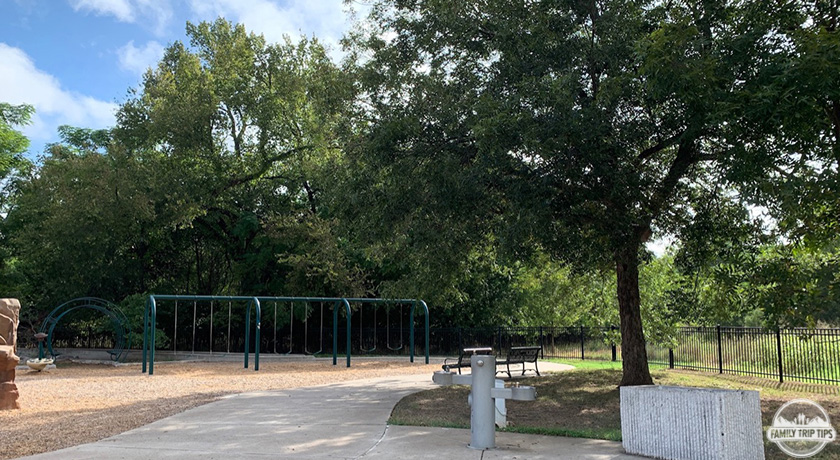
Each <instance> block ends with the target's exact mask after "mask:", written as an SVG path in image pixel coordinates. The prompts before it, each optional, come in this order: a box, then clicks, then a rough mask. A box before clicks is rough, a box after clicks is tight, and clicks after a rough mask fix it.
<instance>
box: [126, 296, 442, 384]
mask: <svg viewBox="0 0 840 460" xmlns="http://www.w3.org/2000/svg"><path fill="white" fill-rule="evenodd" d="M162 301H168V302H173V306H174V308H172V309H171V311H169V312H168V313H171V314H170V316H169V318H170V319H172V320H173V321H172V322H173V327H172V329H171V331H172V334H171V336H170V337H171V342H172V351H173V352H175V353H177V350H178V345H179V343H181V344H183V342H184V340H183V335H184V334H183V332H182V334H181V335H182V339H181V341H180V342H179V338H178V330H179V328H178V310H179V303H180V304H181V305H183V304H184V303H186V304H187V305H190V304H191V305H192V307H193V311H192V328H191V335H192V340H191V345H190V347H189V349H190V350H191V351H192V352H193V353H194V352H195V351H196V349H195V344H196V338H197V331H198V330H199V329H200V328H201V329H204V330H203V331H201V334H200V335H201V336H204V337H209V338H208V340H207V345H208V348H209V351H210V354H212V353H213V352H214V346H215V347H216V349H218V348H219V347H220V346H221V347H222V348H223V349H224V350H225V353H230V352H231V351H230V350H231V342H232V339H231V337H232V336H233V334H234V333H235V332H234V331H235V329H234V320H236V322H237V323H239V318H238V317H237V318H236V319H234V317H233V310H234V307H235V308H237V309H239V308H241V307H242V306H244V307H245V312H246V313H245V318H244V324H237V325H236V327H237V328H239V327H240V326H242V336H240V337H241V341H240V340H239V338H238V337H234V340H233V341H235V342H236V344H235V345H238V344H241V345H243V349H244V350H243V351H244V352H243V361H244V367H245V368H246V369H247V368H248V366H249V355H250V348H251V343H252V341H251V329H252V328H251V310H252V309H253V310H254V317H255V321H254V323H255V325H254V335H253V337H254V340H253V346H254V370H255V371H258V370H259V359H260V350H261V348H262V346H261V344H262V342H263V340H266V339H268V340H269V342H268V343H269V344H273V351H274V352H275V353H278V354H291V353H292V352H294V351H295V346H294V345H295V328H294V325H295V319H296V318H297V321H298V322H299V323H300V322H301V321H302V322H303V333H302V335H303V344H302V346H298V348H297V350H298V351H300V352H302V353H303V354H309V355H312V354H320V353H323V352H324V343H325V340H324V335H325V331H329V329H330V328H325V327H324V322H325V317H328V315H326V314H325V308H324V307H325V306H328V305H329V306H331V307H332V310H333V314H332V317H333V318H332V328H331V329H332V355H333V365H337V362H338V343H339V333H340V330H339V327H338V325H339V313H340V310H343V311H344V315H345V332H344V334H345V353H346V362H347V367H350V364H351V351H352V349H353V343H352V331H353V327H352V319H353V306H352V305H353V304H356V306H357V308H356V310H357V311H358V313H359V314H358V316H359V336H358V337H359V340H358V345H359V347H358V350H359V351H360V352H362V353H372V352H375V351H376V349H377V337H376V329H377V323H376V315H377V314H376V308H377V306H382V305H384V306H385V309H386V315H385V316H386V323H385V331H386V339H385V347H386V348H387V350H389V351H401V350H403V349H404V348H406V347H405V344H404V343H403V329H402V324H403V315H402V314H400V318H399V321H400V331H399V332H400V334H399V342H397V340H396V337H394V340H393V341H392V338H391V330H392V328H391V309H393V308H394V307H397V308H399V310H398V311H399V312H400V313H401V312H402V311H403V307H404V306H407V305H408V306H410V307H409V319H408V322H409V328H408V334H409V345H408V347H407V348H408V352H409V358H410V361H411V362H414V352H415V347H414V344H415V333H414V313H415V309H416V307H417V306H418V305H419V306H421V307H422V308H423V314H424V320H425V341H424V348H425V357H426V363H427V364H428V363H429V308H428V306H427V305H426V302H424V301H423V300H420V299H381V298H346V297H274V296H191V295H150V296H149V297H148V299H147V301H146V308H145V309H144V315H143V349H142V361H143V363H142V372H143V373H145V372H147V371H148V373H149V374H150V375H151V374H153V373H154V359H155V349H156V348H158V347H157V346H156V343H157V342H156V330H157V329H158V327H159V326H160V324H159V321H158V315H159V314H160V315H161V316H162V317H164V318H166V317H167V311H166V310H162V311H161V312H159V311H158V310H159V308H158V304H159V302H162ZM199 302H201V303H202V304H203V303H209V315H207V314H206V311H205V312H204V315H203V316H202V317H201V318H199V316H198V305H199ZM284 304H285V305H286V306H288V309H287V310H286V311H282V314H280V315H278V313H280V311H279V309H278V305H284ZM313 304H318V305H313ZM365 304H369V305H373V307H374V310H373V328H372V337H373V340H372V342H371V341H370V337H371V333H370V332H368V334H366V333H365V327H364V323H363V321H365V320H364V314H363V311H364V310H363V309H364V308H365V307H364V305H365ZM216 305H219V307H220V309H221V315H222V318H223V317H224V310H225V308H224V307H225V306H226V307H227V327H226V333H225V334H223V335H221V336H219V335H218V334H217V335H214V323H219V321H218V319H217V318H218V317H219V313H218V312H219V311H220V310H219V309H217V307H216ZM296 305H297V306H296ZM301 307H302V308H301ZM317 307H320V308H317ZM342 307H343V308H342ZM204 310H206V308H205V309H204ZM182 311H183V310H182ZM263 311H266V313H271V314H272V316H271V318H272V320H273V321H272V329H273V334H272V336H270V337H266V336H265V335H264V334H261V330H262V329H263V325H264V323H265V322H264V321H263V319H262V318H263V315H262V313H263ZM316 311H320V314H319V315H318V316H317V318H318V322H319V323H320V327H319V328H318V333H317V334H312V335H313V336H315V335H317V336H318V342H317V346H312V349H310V345H311V342H312V341H311V340H310V339H309V337H310V331H311V328H310V327H308V326H309V321H310V319H311V320H312V321H315V312H316ZM214 315H215V316H214ZM182 316H183V314H182ZM286 316H288V323H285V319H284V318H285V317H286ZM214 318H216V319H215V320H214ZM281 319H282V321H283V322H284V323H283V324H282V325H281V324H280V320H281ZM278 325H280V326H281V328H285V326H286V325H288V345H286V341H285V340H284V341H283V343H282V344H280V350H278V339H277V333H278ZM220 326H221V329H222V330H225V327H224V325H223V324H221V325H220ZM218 329H219V326H217V327H216V330H217V331H218ZM205 334H207V335H205ZM300 335H301V334H300V333H298V337H299V336H300ZM366 335H367V340H366ZM220 338H222V339H223V340H222V341H220V340H219V339H220ZM271 339H273V340H271ZM182 350H183V348H182Z"/></svg>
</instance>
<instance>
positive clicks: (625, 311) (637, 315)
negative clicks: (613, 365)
mask: <svg viewBox="0 0 840 460" xmlns="http://www.w3.org/2000/svg"><path fill="white" fill-rule="evenodd" d="M629 246H632V247H630V248H624V249H622V250H620V251H618V252H617V253H616V258H615V259H616V260H615V262H616V263H615V274H616V278H617V283H616V285H617V292H618V310H619V316H620V318H621V360H622V363H621V367H622V369H623V371H624V375H623V377H622V378H621V383H620V384H619V385H620V386H632V385H652V384H653V379H652V378H651V377H650V370H649V369H648V361H647V351H646V350H645V334H644V331H642V312H641V307H640V306H641V301H640V298H639V247H638V245H632V244H631V245H629Z"/></svg>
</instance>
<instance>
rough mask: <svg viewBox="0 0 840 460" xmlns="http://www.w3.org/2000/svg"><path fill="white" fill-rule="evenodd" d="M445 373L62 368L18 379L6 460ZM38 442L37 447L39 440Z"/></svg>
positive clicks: (5, 420) (5, 439)
mask: <svg viewBox="0 0 840 460" xmlns="http://www.w3.org/2000/svg"><path fill="white" fill-rule="evenodd" d="M438 369H440V366H439V365H428V366H427V365H421V364H416V363H415V364H410V363H408V362H402V361H368V360H365V361H362V360H357V361H356V362H354V363H353V366H352V367H350V368H347V367H344V366H343V365H339V366H333V365H332V362H331V361H330V360H318V361H314V362H313V361H307V362H266V361H263V362H262V363H260V370H259V372H255V371H254V370H253V368H252V369H244V368H243V367H242V364H241V363H234V362H225V363H187V364H181V363H171V362H160V363H155V375H152V376H149V375H146V374H142V373H141V372H140V366H139V365H138V366H120V367H114V366H101V365H100V366H98V365H73V364H62V365H60V366H59V368H58V369H55V370H52V371H48V372H41V373H39V372H27V371H23V372H18V374H17V378H16V380H15V383H17V386H18V390H19V392H20V399H19V400H18V401H19V402H20V404H21V407H22V408H21V409H20V410H15V411H2V412H0V440H2V448H1V449H0V459H2V460H5V459H10V458H16V457H20V456H25V455H33V454H37V453H42V452H50V451H54V450H58V449H63V448H65V447H71V446H75V445H79V444H85V443H89V442H93V441H97V440H100V439H104V438H107V437H109V436H113V435H115V434H119V433H122V432H124V431H128V430H131V429H134V428H137V427H140V426H143V425H146V424H148V423H151V422H153V421H155V420H159V419H161V418H165V417H168V416H170V415H174V414H177V413H179V412H183V411H185V410H187V409H190V408H193V407H196V406H199V405H202V404H206V403H208V402H210V401H214V400H216V399H217V398H219V397H220V396H224V395H229V394H235V393H243V392H249V391H261V390H278V389H285V388H297V387H306V386H313V385H322V384H327V383H337V382H345V381H349V380H357V379H363V378H372V377H385V376H389V375H404V374H422V373H428V374H429V375H431V373H432V372H433V371H435V370H438ZM33 439H37V440H38V442H37V443H33V442H32V440H33Z"/></svg>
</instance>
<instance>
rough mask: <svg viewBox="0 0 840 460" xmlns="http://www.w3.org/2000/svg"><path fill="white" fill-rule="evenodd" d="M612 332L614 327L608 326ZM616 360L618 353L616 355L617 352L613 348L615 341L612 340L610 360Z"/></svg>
mask: <svg viewBox="0 0 840 460" xmlns="http://www.w3.org/2000/svg"><path fill="white" fill-rule="evenodd" d="M614 330H615V326H610V331H614ZM617 358H618V353H617V350H616V348H615V340H613V341H612V360H613V361H616V360H617Z"/></svg>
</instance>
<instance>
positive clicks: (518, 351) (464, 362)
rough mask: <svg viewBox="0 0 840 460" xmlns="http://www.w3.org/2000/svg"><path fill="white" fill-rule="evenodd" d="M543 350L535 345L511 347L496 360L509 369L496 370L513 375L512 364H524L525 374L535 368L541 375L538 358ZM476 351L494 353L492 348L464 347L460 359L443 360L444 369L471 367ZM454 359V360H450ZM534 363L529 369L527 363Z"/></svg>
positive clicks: (459, 369)
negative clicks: (504, 354)
mask: <svg viewBox="0 0 840 460" xmlns="http://www.w3.org/2000/svg"><path fill="white" fill-rule="evenodd" d="M541 351H542V347H541V346H534V347H510V348H509V349H508V352H507V356H506V357H504V358H499V359H497V360H496V367H498V366H505V367H506V368H507V370H506V371H505V370H501V371H496V373H497V374H498V373H499V372H503V373H506V374H507V375H508V377H511V372H510V365H511V364H514V365H516V364H521V365H522V374H521V375H525V371H527V370H533V371H534V372H536V373H537V375H540V370H539V368H538V367H537V359H538V358H539V356H540V352H541ZM475 353H487V354H490V353H493V349H492V348H489V347H487V348H464V349H463V350H461V352H460V353H459V355H458V359H457V360H455V358H446V359H444V360H443V366H442V367H443V370H445V371H447V372H449V371H452V370H454V369H458V373H459V374H460V373H461V368H465V367H470V365H471V364H472V362H471V361H470V358H471V357H472V355H473V354H475ZM450 361H452V362H450ZM528 363H534V368H533V369H528V368H527V364H528Z"/></svg>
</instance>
